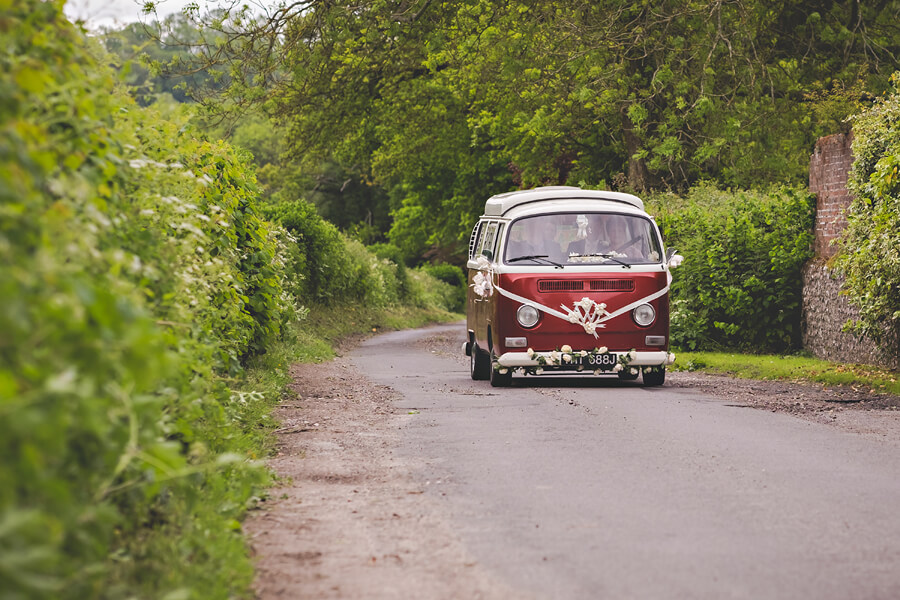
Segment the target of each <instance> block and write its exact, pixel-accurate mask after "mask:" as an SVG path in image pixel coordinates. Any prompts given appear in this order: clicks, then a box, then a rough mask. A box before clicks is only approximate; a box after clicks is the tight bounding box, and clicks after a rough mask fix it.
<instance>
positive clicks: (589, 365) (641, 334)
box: [466, 187, 681, 386]
mask: <svg viewBox="0 0 900 600" xmlns="http://www.w3.org/2000/svg"><path fill="white" fill-rule="evenodd" d="M468 258H469V259H468V265H467V266H468V283H469V288H468V298H467V329H468V339H467V342H466V354H468V355H469V358H470V371H471V376H472V378H473V379H489V380H490V381H491V384H492V385H494V386H505V385H509V384H510V382H511V379H512V376H513V375H514V374H519V375H541V374H549V373H557V374H579V373H581V374H598V375H611V376H612V375H614V376H617V377H619V378H621V379H626V380H627V379H637V377H638V376H642V378H643V383H644V385H648V386H655V385H661V384H662V383H663V382H664V381H665V372H666V371H665V369H666V366H667V365H668V364H671V362H672V360H673V356H672V355H671V353H669V295H668V291H669V284H670V283H671V274H670V268H672V267H674V266H676V265H677V264H678V263H679V262H680V259H681V257H680V256H678V255H675V254H673V253H671V252H670V253H669V254H668V255H667V254H666V253H665V251H664V247H663V242H662V239H661V237H660V233H659V229H658V227H657V226H656V223H655V222H654V221H653V219H652V217H650V215H648V214H647V213H646V212H645V211H644V206H643V202H642V201H641V200H640V198H638V197H636V196H633V195H630V194H622V193H617V192H604V191H596V190H582V189H579V188H574V187H545V188H538V189H535V190H526V191H519V192H511V193H508V194H501V195H498V196H494V197H492V198H490V199H489V200H488V201H487V203H486V204H485V211H484V215H483V216H482V217H481V218H480V219H479V221H478V223H477V225H476V226H475V229H474V230H473V232H472V237H471V240H470V244H469V257H468Z"/></svg>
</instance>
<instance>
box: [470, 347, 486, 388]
mask: <svg viewBox="0 0 900 600" xmlns="http://www.w3.org/2000/svg"><path fill="white" fill-rule="evenodd" d="M469 371H470V372H471V375H472V379H474V380H475V381H487V380H488V379H490V378H491V359H490V358H489V357H488V353H487V352H484V351H483V350H481V349H480V348H479V347H478V344H476V343H475V342H472V349H471V351H470V352H469Z"/></svg>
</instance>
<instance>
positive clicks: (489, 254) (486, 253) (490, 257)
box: [481, 250, 494, 260]
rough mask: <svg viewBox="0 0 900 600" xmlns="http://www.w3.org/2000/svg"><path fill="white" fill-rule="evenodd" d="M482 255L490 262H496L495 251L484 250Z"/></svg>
mask: <svg viewBox="0 0 900 600" xmlns="http://www.w3.org/2000/svg"><path fill="white" fill-rule="evenodd" d="M481 253H482V254H483V255H484V257H485V258H486V259H488V260H494V252H493V250H482V251H481Z"/></svg>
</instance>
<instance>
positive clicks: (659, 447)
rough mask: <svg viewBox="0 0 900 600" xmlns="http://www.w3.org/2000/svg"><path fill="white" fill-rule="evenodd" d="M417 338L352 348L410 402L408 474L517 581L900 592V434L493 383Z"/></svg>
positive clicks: (705, 592)
mask: <svg viewBox="0 0 900 600" xmlns="http://www.w3.org/2000/svg"><path fill="white" fill-rule="evenodd" d="M457 327H459V326H457ZM422 335H423V333H422V331H412V332H396V333H390V334H386V335H381V336H377V337H375V338H372V339H370V340H368V341H366V342H365V343H363V344H362V346H361V347H360V348H359V349H358V350H356V351H355V352H354V353H353V355H352V362H353V364H354V365H355V366H356V367H357V368H358V369H359V370H360V371H361V372H362V373H363V374H364V375H365V376H367V377H368V378H370V379H371V380H372V381H374V382H376V383H380V384H383V385H386V386H390V387H391V388H393V389H394V390H395V391H396V392H398V393H399V395H400V399H399V400H397V405H398V408H400V409H401V412H407V413H412V415H411V416H410V418H409V419H408V420H406V424H405V425H404V427H403V429H402V433H401V437H400V448H401V452H402V453H406V454H409V455H411V456H414V457H415V458H416V459H417V460H418V461H419V464H421V465H422V467H421V468H420V469H419V472H417V473H415V474H414V477H416V478H418V480H419V481H420V483H421V484H422V485H423V487H424V489H426V490H427V493H428V494H430V495H432V496H433V497H435V498H437V499H438V500H439V501H440V503H441V504H442V505H443V506H444V507H445V509H446V512H447V514H448V515H449V520H450V521H451V523H452V527H453V528H454V529H455V530H456V531H458V532H459V534H460V536H461V538H462V540H463V543H464V544H465V546H466V547H467V548H468V550H469V551H470V552H471V553H472V554H473V555H474V556H475V557H476V559H477V560H478V561H479V562H480V563H481V565H483V566H486V567H487V568H488V569H489V570H491V571H493V572H494V573H496V574H497V575H499V576H500V577H501V578H502V579H503V580H504V581H505V582H506V583H507V584H508V585H510V586H511V587H512V588H513V589H518V590H522V591H523V593H524V592H526V591H527V592H528V593H529V594H531V595H533V596H534V597H537V598H619V599H621V598H748V599H750V598H752V599H759V598H767V599H774V598H818V599H825V598H834V599H847V598H884V599H891V598H900V445H898V444H897V441H898V440H896V439H877V438H875V437H873V436H864V435H861V434H857V433H848V432H846V431H842V430H841V429H839V428H836V427H833V426H829V425H825V424H819V423H815V422H811V421H809V420H803V419H799V418H796V417H794V416H791V415H788V414H784V413H779V412H769V411H762V410H753V409H750V408H747V407H746V406H744V405H741V404H735V403H733V402H731V401H729V399H728V398H727V397H725V398H723V397H713V396H707V395H703V394H700V393H697V392H695V391H693V390H691V389H685V388H672V387H670V386H666V387H662V388H656V389H644V388H642V387H641V386H640V385H637V384H630V383H620V382H619V381H616V380H608V379H601V378H590V379H583V378H581V379H567V378H557V379H555V380H549V379H539V378H537V379H536V378H529V379H516V380H514V386H513V387H512V388H506V389H498V388H491V387H490V386H489V384H487V383H486V382H474V381H471V380H470V379H469V376H468V372H467V368H466V364H465V363H464V362H462V361H451V360H449V359H448V357H446V356H441V355H439V354H437V353H434V352H427V351H423V348H422V347H421V346H420V345H418V344H417V343H416V340H417V339H418V338H419V337H421V336H422ZM463 339H464V338H463V330H462V329H459V340H460V344H461V342H462V340H463ZM410 597H413V596H412V595H411V596H410Z"/></svg>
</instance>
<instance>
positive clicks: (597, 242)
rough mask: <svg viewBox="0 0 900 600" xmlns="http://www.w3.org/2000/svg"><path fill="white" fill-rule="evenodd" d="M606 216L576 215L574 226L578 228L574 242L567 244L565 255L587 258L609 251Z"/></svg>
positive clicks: (592, 214)
mask: <svg viewBox="0 0 900 600" xmlns="http://www.w3.org/2000/svg"><path fill="white" fill-rule="evenodd" d="M605 218H606V215H602V214H598V213H591V214H587V215H578V216H577V217H576V219H575V224H576V226H577V228H578V231H577V233H576V234H575V238H576V239H575V240H574V241H572V242H569V245H568V248H567V249H566V254H568V255H570V256H571V255H577V256H587V255H590V254H602V253H604V252H607V251H609V236H608V235H607V233H606V223H605Z"/></svg>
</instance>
